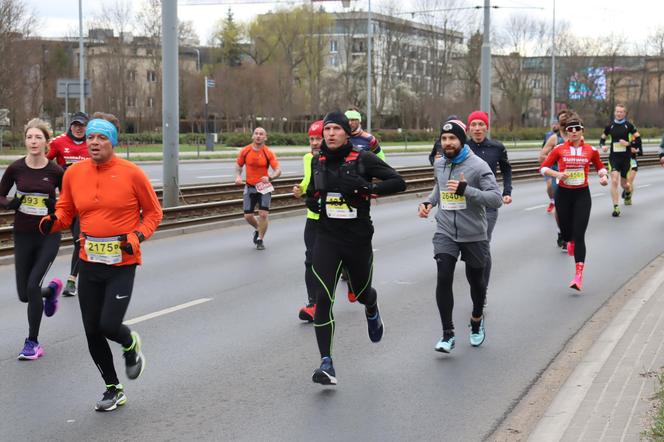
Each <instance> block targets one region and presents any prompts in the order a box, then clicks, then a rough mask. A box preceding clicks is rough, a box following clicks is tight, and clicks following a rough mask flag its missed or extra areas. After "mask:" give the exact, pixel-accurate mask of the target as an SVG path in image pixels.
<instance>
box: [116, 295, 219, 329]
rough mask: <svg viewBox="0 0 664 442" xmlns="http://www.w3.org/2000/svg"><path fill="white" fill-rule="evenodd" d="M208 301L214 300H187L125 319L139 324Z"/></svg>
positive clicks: (129, 322) (127, 322) (126, 322)
mask: <svg viewBox="0 0 664 442" xmlns="http://www.w3.org/2000/svg"><path fill="white" fill-rule="evenodd" d="M208 301H212V298H200V299H194V300H193V301H189V302H185V303H184V304H180V305H175V306H173V307H168V308H165V309H163V310H159V311H156V312H154V313H148V314H147V315H143V316H138V317H136V318H134V319H130V320H128V321H125V322H124V324H125V325H134V324H138V323H139V322H143V321H147V320H148V319H154V318H158V317H159V316H164V315H168V314H169V313H173V312H177V311H178V310H182V309H185V308H189V307H193V306H195V305H198V304H203V303H205V302H208Z"/></svg>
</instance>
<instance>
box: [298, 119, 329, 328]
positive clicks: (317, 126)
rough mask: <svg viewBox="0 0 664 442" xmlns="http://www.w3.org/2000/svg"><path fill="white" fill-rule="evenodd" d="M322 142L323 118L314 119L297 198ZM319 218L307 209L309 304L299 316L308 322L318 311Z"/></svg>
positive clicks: (301, 194)
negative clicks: (316, 248) (316, 258)
mask: <svg viewBox="0 0 664 442" xmlns="http://www.w3.org/2000/svg"><path fill="white" fill-rule="evenodd" d="M322 142H323V120H318V121H314V122H313V123H312V124H311V126H309V147H311V152H308V153H306V154H304V157H302V162H303V165H304V178H302V181H300V184H296V185H295V186H293V195H294V196H295V198H302V196H303V195H304V194H303V189H305V190H306V188H307V187H309V182H310V181H311V159H312V158H313V157H317V156H318V154H319V153H320V145H321V143H322ZM319 218H320V214H319V213H315V212H312V211H311V210H309V209H307V223H306V224H305V225H304V246H305V247H306V250H305V252H304V282H305V284H306V286H307V304H306V305H305V306H304V307H302V308H301V309H300V311H299V313H298V316H299V318H300V319H301V320H303V321H307V322H313V321H314V315H315V313H316V297H317V296H316V290H318V287H319V286H318V283H317V281H316V276H315V275H314V272H313V271H312V270H311V263H312V260H311V254H312V252H313V249H314V244H315V243H316V232H317V231H318V219H319Z"/></svg>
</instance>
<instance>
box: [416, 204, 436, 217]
mask: <svg viewBox="0 0 664 442" xmlns="http://www.w3.org/2000/svg"><path fill="white" fill-rule="evenodd" d="M431 207H433V205H432V204H431V203H430V202H428V201H427V202H425V203H420V205H419V206H417V215H418V216H419V217H420V218H428V217H429V212H431Z"/></svg>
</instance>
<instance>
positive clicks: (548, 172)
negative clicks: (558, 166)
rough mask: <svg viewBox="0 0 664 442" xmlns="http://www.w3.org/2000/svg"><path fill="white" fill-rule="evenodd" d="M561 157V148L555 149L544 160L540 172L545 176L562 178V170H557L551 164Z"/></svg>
mask: <svg viewBox="0 0 664 442" xmlns="http://www.w3.org/2000/svg"><path fill="white" fill-rule="evenodd" d="M559 158H560V151H559V149H553V150H552V151H551V153H549V155H547V157H546V158H545V159H544V161H542V166H541V167H540V173H541V174H542V175H544V176H552V177H556V178H561V175H563V174H562V172H556V171H555V170H553V169H551V166H553V165H554V164H555V163H556V162H557V161H558V159H559Z"/></svg>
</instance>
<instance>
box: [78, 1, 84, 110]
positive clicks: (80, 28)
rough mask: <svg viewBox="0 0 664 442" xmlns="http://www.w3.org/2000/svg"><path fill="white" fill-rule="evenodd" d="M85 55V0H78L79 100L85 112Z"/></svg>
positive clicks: (80, 106) (81, 108)
mask: <svg viewBox="0 0 664 442" xmlns="http://www.w3.org/2000/svg"><path fill="white" fill-rule="evenodd" d="M84 60H85V56H84V54H83V0H78V84H79V92H78V100H79V108H80V110H81V112H85V62H84Z"/></svg>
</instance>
